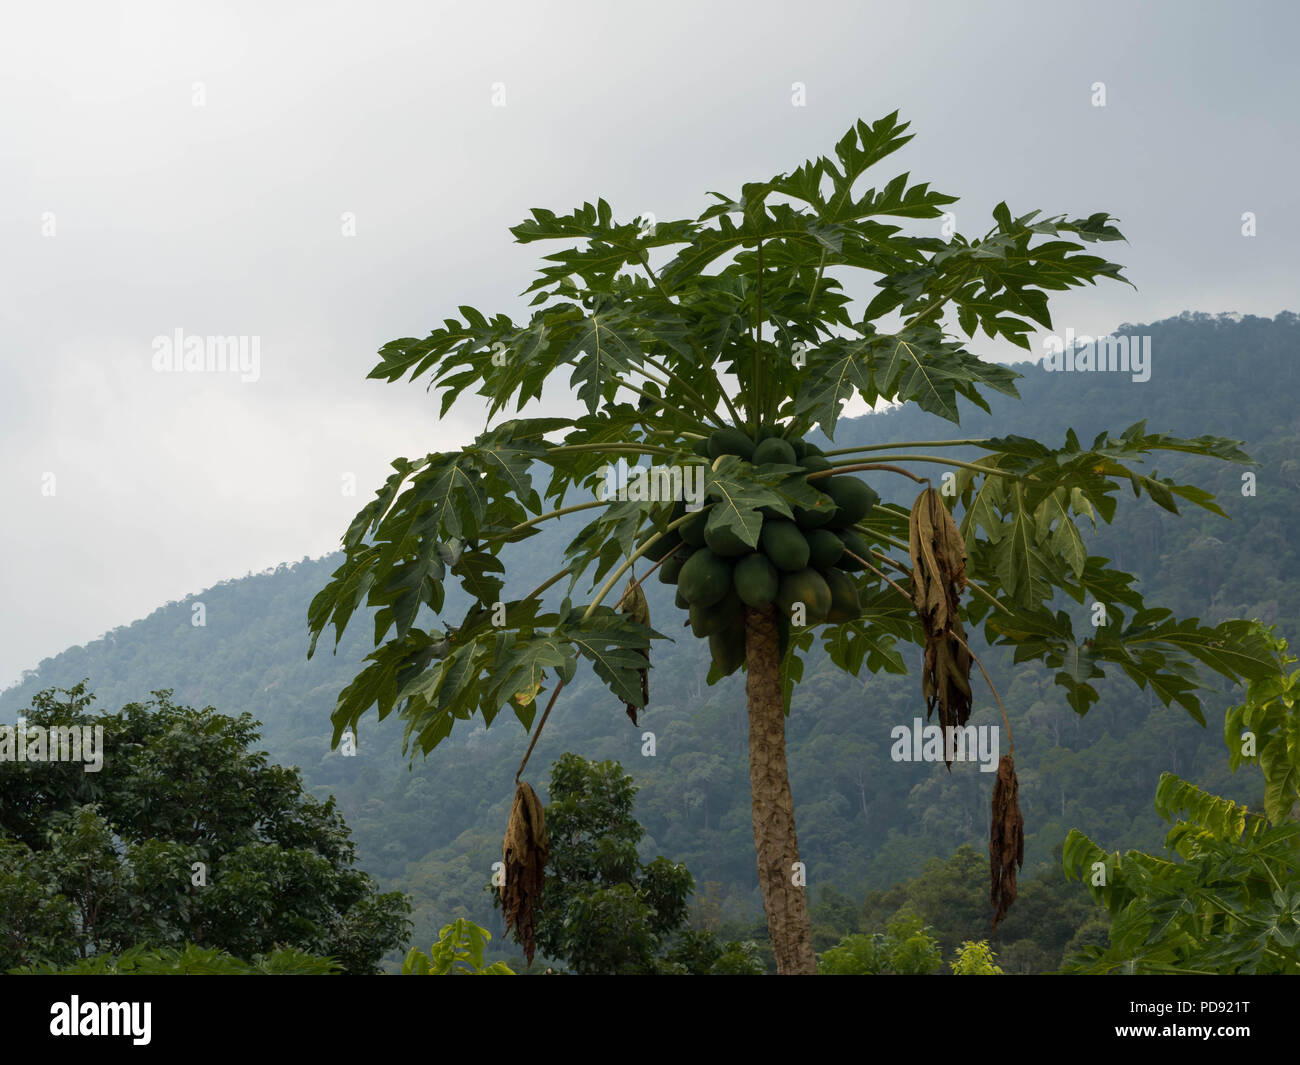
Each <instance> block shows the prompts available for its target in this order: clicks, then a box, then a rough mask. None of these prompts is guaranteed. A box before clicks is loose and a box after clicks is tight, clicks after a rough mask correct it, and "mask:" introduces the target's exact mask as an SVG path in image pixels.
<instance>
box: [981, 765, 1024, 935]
mask: <svg viewBox="0 0 1300 1065" xmlns="http://www.w3.org/2000/svg"><path fill="white" fill-rule="evenodd" d="M1024 864H1025V819H1024V818H1023V817H1021V816H1020V783H1019V781H1017V780H1016V763H1015V759H1013V758H1012V757H1011V755H1009V754H1004V755H1003V756H1002V757H1001V758H1000V759H998V779H997V783H996V784H994V785H993V818H992V821H991V823H990V829H989V875H990V883H989V903H990V905H992V906H993V907H994V910H993V918H992V920H991V921H990V922H989V923H990V927H991V928H992V930H993V933H994V934H995V935H996V934H997V930H998V925H999V924H1000V923H1001V921H1002V920H1003V918H1005V917H1006V915H1007V909H1008V908H1009V907H1010V906H1011V904H1012V903H1013V902H1015V901H1016V870H1017V869H1019V868H1023V866H1024Z"/></svg>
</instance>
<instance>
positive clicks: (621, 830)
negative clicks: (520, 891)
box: [493, 754, 761, 975]
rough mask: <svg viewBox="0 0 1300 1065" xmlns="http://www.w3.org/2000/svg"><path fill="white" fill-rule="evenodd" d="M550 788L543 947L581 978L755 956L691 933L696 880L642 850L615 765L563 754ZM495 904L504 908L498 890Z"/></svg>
mask: <svg viewBox="0 0 1300 1065" xmlns="http://www.w3.org/2000/svg"><path fill="white" fill-rule="evenodd" d="M549 790H550V797H551V801H550V804H549V805H548V806H547V807H546V829H547V834H548V836H549V838H550V859H549V861H548V862H547V867H546V883H545V887H544V888H543V890H542V895H541V898H540V900H539V902H538V904H537V920H536V932H537V945H538V947H539V948H540V949H541V951H542V953H543V954H545V955H548V956H550V957H553V958H558V959H561V960H563V961H565V962H566V963H567V964H568V965H569V967H570V968H571V969H572V970H573V972H575V973H578V974H580V975H617V974H627V975H633V974H645V973H655V972H682V973H697V974H698V973H705V972H710V971H713V969H714V968H715V966H718V965H721V966H722V967H723V968H728V969H736V968H743V967H744V966H745V965H746V959H747V958H748V957H749V955H748V954H747V953H746V952H745V951H744V949H743V948H742V947H740V946H739V945H738V944H725V945H724V944H719V943H717V942H716V941H715V939H714V937H713V936H712V935H711V934H708V933H689V932H688V931H687V929H686V921H687V917H688V907H687V900H688V899H689V897H690V894H691V891H692V890H693V889H694V886H695V883H694V880H693V878H692V877H691V874H690V872H689V871H688V870H687V868H686V866H684V865H681V864H679V863H675V862H671V861H669V860H668V859H667V858H662V857H660V858H655V859H654V860H653V861H651V862H648V863H645V862H642V861H641V859H640V858H639V857H638V856H637V848H638V846H639V844H640V842H641V840H642V838H643V837H644V835H645V830H644V829H643V828H642V827H641V824H640V823H639V822H638V821H637V820H636V818H635V817H634V816H633V813H632V803H633V799H634V797H635V795H636V790H637V789H636V785H635V784H633V782H632V778H631V777H630V776H628V774H627V773H626V772H625V771H624V770H623V768H622V767H621V766H620V765H619V764H618V763H617V762H612V761H606V762H590V761H588V760H586V759H584V758H580V757H579V756H577V755H575V754H564V755H561V756H560V757H559V758H558V759H557V760H556V762H555V764H554V765H553V766H552V767H551V780H550V788H549ZM493 901H494V904H497V905H499V904H500V896H499V895H496V894H494V896H493ZM516 938H518V937H516ZM759 971H761V969H760V970H759Z"/></svg>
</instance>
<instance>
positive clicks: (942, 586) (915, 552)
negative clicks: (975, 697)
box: [908, 488, 971, 771]
mask: <svg viewBox="0 0 1300 1065" xmlns="http://www.w3.org/2000/svg"><path fill="white" fill-rule="evenodd" d="M908 532H909V539H910V544H909V552H910V554H911V556H912V605H913V606H914V607H915V608H916V615H917V617H918V618H919V619H920V621H921V627H922V628H923V630H924V631H925V663H924V666H923V668H922V670H921V691H922V694H924V696H925V701H926V717H927V718H929V717H930V715H931V714H933V713H934V708H935V707H936V706H938V708H939V725H940V726H941V727H942V728H943V730H944V737H945V740H946V737H947V736H948V728H949V727H950V726H960V725H965V724H966V721H967V719H968V718H969V717H970V711H971V690H970V669H971V656H970V652H969V651H968V650H966V646H965V639H966V632H965V630H964V629H963V628H962V624H961V618H960V616H959V615H958V609H959V608H960V606H961V592H962V589H963V588H965V587H966V542H965V541H964V540H963V539H962V535H961V531H960V530H959V529H958V528H957V524H956V522H954V521H953V520H952V515H951V514H950V513H949V512H948V508H947V507H945V506H944V505H943V500H942V499H941V498H940V496H939V493H938V492H937V491H935V490H934V489H933V488H927V489H925V491H923V492H922V493H921V494H920V495H919V496H917V498H916V502H915V503H913V504H912V513H911V516H910V517H909V519H908ZM956 637H961V639H957V638H956ZM949 754H950V751H949V746H948V744H947V743H946V742H945V743H944V764H945V765H947V766H948V769H949V771H951V770H952V762H951V761H950V760H949V758H948V755H949Z"/></svg>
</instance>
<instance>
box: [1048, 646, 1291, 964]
mask: <svg viewBox="0 0 1300 1065" xmlns="http://www.w3.org/2000/svg"><path fill="white" fill-rule="evenodd" d="M1270 632H1271V630H1270ZM1269 638H1270V640H1272V639H1273V637H1272V636H1271V635H1270V637H1269ZM1273 642H1274V643H1275V646H1276V648H1277V650H1278V652H1279V654H1280V656H1281V659H1282V662H1283V669H1282V670H1279V672H1278V673H1277V675H1275V676H1272V677H1266V678H1263V679H1261V680H1257V681H1252V682H1251V684H1250V685H1249V687H1248V688H1247V692H1246V701H1245V702H1244V703H1243V704H1241V705H1240V706H1237V707H1234V708H1232V709H1231V710H1229V711H1228V713H1227V718H1226V721H1225V725H1224V738H1225V740H1226V742H1227V744H1228V750H1229V752H1230V761H1231V764H1232V767H1233V769H1234V770H1235V769H1236V768H1237V767H1238V766H1240V765H1241V764H1242V763H1243V762H1250V763H1254V764H1257V765H1259V767H1260V768H1261V769H1262V770H1263V773H1264V782H1265V792H1264V806H1265V810H1266V811H1267V813H1266V815H1265V816H1261V815H1260V814H1258V813H1256V812H1253V811H1251V810H1250V809H1248V808H1247V807H1246V806H1243V805H1241V804H1239V803H1234V802H1232V801H1230V800H1228V799H1224V798H1221V797H1220V796H1218V795H1213V794H1210V793H1208V792H1205V791H1202V790H1201V789H1200V788H1198V787H1196V786H1195V785H1194V784H1190V783H1188V782H1187V781H1185V780H1182V779H1181V778H1179V777H1177V776H1175V775H1174V774H1172V773H1165V774H1163V775H1162V776H1161V778H1160V784H1159V786H1158V788H1157V789H1156V809H1157V810H1158V811H1159V812H1160V814H1161V816H1163V817H1165V818H1166V819H1168V820H1170V821H1174V818H1175V817H1178V815H1183V816H1181V817H1179V819H1178V820H1177V821H1174V826H1173V828H1172V829H1170V831H1169V835H1168V837H1167V840H1166V846H1167V847H1168V848H1169V849H1170V850H1172V851H1173V852H1174V854H1175V856H1176V857H1175V858H1171V859H1166V858H1159V857H1155V856H1154V855H1150V854H1144V853H1142V852H1141V851H1128V852H1127V853H1126V854H1120V853H1119V852H1118V851H1116V852H1114V853H1111V854H1107V853H1106V852H1105V851H1103V850H1102V849H1101V848H1100V847H1098V846H1097V845H1096V844H1095V843H1094V842H1093V841H1092V840H1091V839H1089V838H1088V837H1087V836H1085V835H1084V834H1083V833H1082V832H1079V831H1078V830H1077V829H1076V830H1074V831H1071V833H1070V834H1069V836H1068V837H1067V838H1066V844H1065V868H1066V871H1067V872H1068V873H1069V874H1070V875H1071V876H1077V877H1079V878H1081V879H1084V880H1086V881H1087V883H1088V885H1089V888H1090V890H1091V891H1092V894H1093V896H1094V897H1095V898H1096V899H1098V900H1099V901H1100V902H1102V903H1103V904H1104V905H1105V906H1106V908H1107V909H1108V910H1109V911H1110V914H1111V932H1110V941H1111V942H1110V946H1109V947H1107V948H1105V949H1103V948H1101V947H1097V946H1094V947H1091V948H1088V949H1086V950H1085V951H1083V952H1082V954H1081V955H1080V957H1079V958H1078V959H1076V960H1075V961H1074V962H1073V963H1072V964H1071V965H1070V966H1069V968H1070V969H1072V970H1073V971H1076V972H1086V973H1116V972H1120V973H1289V974H1300V823H1297V822H1296V821H1295V820H1293V819H1292V810H1293V808H1294V806H1295V803H1296V800H1297V797H1298V795H1297V781H1298V780H1300V706H1298V705H1297V704H1300V671H1297V670H1291V671H1290V672H1286V671H1285V667H1286V666H1287V665H1289V664H1290V663H1293V662H1295V661H1296V658H1295V656H1294V655H1287V654H1285V651H1286V646H1287V645H1286V641H1285V640H1281V639H1277V640H1274V641H1273Z"/></svg>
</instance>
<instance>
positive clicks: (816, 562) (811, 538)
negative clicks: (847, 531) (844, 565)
mask: <svg viewBox="0 0 1300 1065" xmlns="http://www.w3.org/2000/svg"><path fill="white" fill-rule="evenodd" d="M807 539H808V551H809V558H808V564H809V565H810V566H812V567H814V568H815V569H820V570H825V569H830V568H831V567H832V566H834V565H835V564H836V563H837V562H839V560H840V556H841V555H843V554H844V541H843V540H841V539H840V538H839V537H838V536H836V535H835V534H834V533H833V532H831V531H830V530H829V529H814V530H813V531H812V532H810V533H808V536H807Z"/></svg>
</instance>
